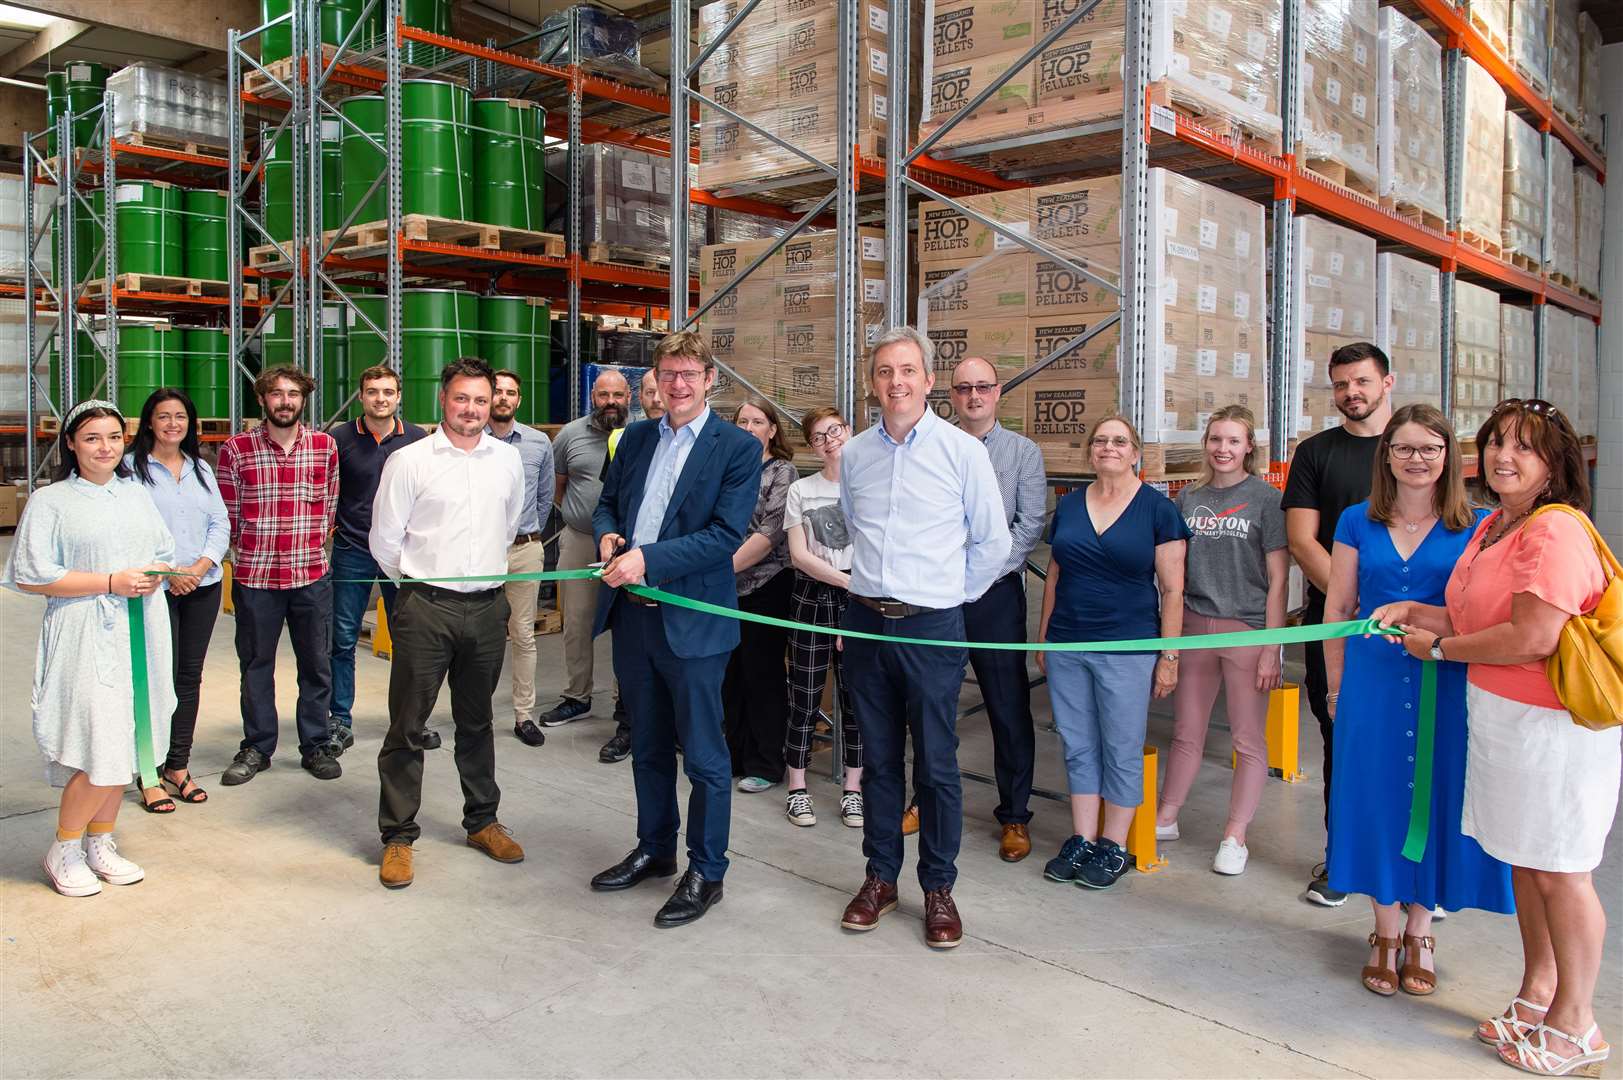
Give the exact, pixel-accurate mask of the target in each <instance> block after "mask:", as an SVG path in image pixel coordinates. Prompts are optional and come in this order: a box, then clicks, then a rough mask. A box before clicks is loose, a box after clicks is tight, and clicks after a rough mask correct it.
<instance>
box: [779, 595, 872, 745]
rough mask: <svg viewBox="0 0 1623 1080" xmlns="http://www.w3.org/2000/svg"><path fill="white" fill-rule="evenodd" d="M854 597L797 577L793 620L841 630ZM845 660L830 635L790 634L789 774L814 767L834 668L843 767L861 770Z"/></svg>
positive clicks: (859, 742)
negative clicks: (815, 738)
mask: <svg viewBox="0 0 1623 1080" xmlns="http://www.w3.org/2000/svg"><path fill="white" fill-rule="evenodd" d="M849 596H850V594H849V593H847V592H846V591H845V590H844V589H841V588H837V587H836V586H833V585H829V584H827V583H825V582H822V581H818V580H817V579H816V578H809V577H807V576H806V575H805V574H802V573H801V572H800V571H798V570H796V571H795V591H794V594H793V596H792V597H791V600H790V605H791V610H792V613H793V614H792V618H794V620H795V621H796V622H803V623H811V624H812V625H813V626H827V627H833V628H838V627H839V626H840V624H841V623H842V622H843V621H844V619H845V605H846V601H847V598H848V597H849ZM841 657H842V654H841V653H840V651H839V650H838V649H836V648H835V647H834V638H833V637H832V636H830V635H828V634H814V633H811V632H810V631H807V630H791V631H789V727H788V731H787V733H786V735H785V736H784V740H783V761H784V764H785V765H787V766H789V768H791V769H804V768H806V767H807V766H808V764H809V763H810V761H811V750H812V726H813V724H814V723H815V720H816V716H817V708H818V705H819V704H820V703H821V702H822V698H823V682H824V679H825V678H826V677H827V675H828V669H829V665H830V664H831V663H832V664H833V666H834V686H835V689H836V691H837V692H838V693H839V695H840V730H841V733H842V735H843V736H844V739H843V742H844V750H845V753H844V764H845V767H846V768H848V769H860V768H862V734H861V732H860V731H858V729H857V714H856V709H855V708H854V707H853V706H852V704H851V688H850V687H849V686H847V685H846V681H845V671H844V662H843V660H842V659H841Z"/></svg>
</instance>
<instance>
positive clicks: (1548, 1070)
mask: <svg viewBox="0 0 1623 1080" xmlns="http://www.w3.org/2000/svg"><path fill="white" fill-rule="evenodd" d="M1599 1033H1600V1025H1598V1024H1590V1025H1589V1030H1588V1031H1586V1032H1584V1034H1583V1037H1582V1038H1579V1037H1577V1036H1575V1035H1568V1034H1567V1033H1566V1032H1564V1031H1559V1030H1557V1029H1556V1028H1553V1027H1550V1026H1549V1025H1548V1024H1536V1025H1534V1027H1533V1030H1532V1032H1531V1033H1530V1034H1529V1035H1528V1036H1527V1037H1526V1038H1522V1039H1517V1040H1516V1041H1515V1042H1513V1043H1505V1044H1502V1045H1501V1046H1500V1047H1499V1059H1500V1060H1501V1061H1503V1062H1504V1063H1505V1064H1506V1065H1514V1066H1515V1067H1516V1068H1518V1069H1520V1070H1522V1071H1523V1072H1530V1073H1538V1074H1539V1075H1540V1076H1590V1077H1598V1076H1600V1071H1601V1065H1602V1064H1603V1063H1604V1062H1605V1061H1606V1059H1607V1058H1608V1057H1610V1056H1611V1053H1612V1048H1611V1047H1610V1046H1604V1047H1602V1048H1601V1049H1599V1050H1596V1049H1595V1048H1594V1042H1593V1040H1594V1038H1595V1036H1596V1035H1598V1034H1599ZM1547 1035H1554V1036H1555V1037H1556V1038H1558V1039H1565V1040H1566V1041H1567V1042H1569V1043H1571V1044H1572V1045H1574V1046H1576V1047H1578V1053H1576V1054H1573V1055H1572V1056H1571V1057H1563V1056H1562V1055H1561V1054H1559V1053H1557V1052H1556V1051H1554V1050H1551V1049H1550V1047H1549V1043H1548V1041H1547V1039H1546V1036H1547ZM1507 1050H1514V1051H1515V1056H1514V1057H1511V1056H1508V1055H1507V1054H1506V1051H1507Z"/></svg>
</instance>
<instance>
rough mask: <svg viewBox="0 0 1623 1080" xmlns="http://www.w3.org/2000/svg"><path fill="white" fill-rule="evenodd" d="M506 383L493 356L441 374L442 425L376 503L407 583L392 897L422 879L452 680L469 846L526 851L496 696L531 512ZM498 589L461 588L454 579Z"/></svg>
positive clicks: (388, 565) (397, 693) (393, 560)
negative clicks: (510, 581) (426, 815)
mask: <svg viewBox="0 0 1623 1080" xmlns="http://www.w3.org/2000/svg"><path fill="white" fill-rule="evenodd" d="M495 390H496V377H495V374H494V373H493V372H492V371H491V369H490V365H489V364H486V363H485V362H484V361H483V360H476V359H467V358H465V359H461V360H457V361H455V362H453V363H450V364H447V365H446V367H445V370H444V371H443V372H441V373H440V408H441V411H442V414H443V417H444V419H443V420H442V421H441V422H440V426H439V428H438V430H436V431H435V432H434V434H433V435H431V436H429V437H428V438H426V439H420V440H418V441H417V442H415V443H412V444H411V445H410V446H407V447H403V448H402V449H400V450H397V451H396V452H395V453H393V454H391V455H390V456H389V460H388V461H387V462H386V463H385V464H384V466H383V476H382V478H381V479H380V480H379V482H378V494H377V499H376V501H375V502H374V503H373V505H372V531H371V534H370V537H369V541H370V542H369V545H368V546H369V547H370V548H371V551H372V558H374V559H376V560H377V564H378V567H379V569H381V570H382V571H383V573H384V574H385V575H387V576H388V577H390V578H393V579H395V580H397V581H399V582H400V583H401V585H400V593H399V598H398V599H397V600H396V601H395V610H394V615H393V617H392V619H391V623H390V631H391V634H392V635H393V638H394V663H393V664H391V665H390V668H389V734H388V735H387V736H385V737H384V740H383V749H382V750H380V751H379V752H378V778H379V780H380V781H381V782H382V792H381V794H380V796H379V799H378V829H379V831H380V832H381V833H382V834H383V863H382V866H381V868H380V870H379V873H378V877H379V880H381V881H382V882H383V884H384V885H385V886H386V887H388V888H391V889H398V888H402V887H404V886H406V885H410V884H411V882H412V865H411V863H412V858H411V856H412V851H411V845H412V843H413V842H414V841H415V840H416V839H417V837H418V836H419V835H421V833H422V829H421V828H420V827H419V826H418V824H417V820H416V819H417V810H418V807H419V806H421V805H422V794H423V743H422V737H423V731H424V730H425V728H424V725H425V723H426V721H427V719H428V716H429V714H430V713H432V712H433V711H434V703H435V701H436V700H438V698H439V693H440V685H441V683H443V682H445V681H446V676H447V675H449V677H450V684H451V719H452V721H453V722H454V723H455V724H456V768H457V773H458V775H459V776H460V777H461V780H462V791H463V808H462V827H463V829H464V830H465V831H466V832H467V834H468V844H469V845H470V846H472V847H476V848H478V849H479V850H481V851H483V852H484V853H485V854H486V855H489V856H490V857H491V858H493V859H495V860H497V861H498V862H518V861H520V860H521V859H523V858H524V849H523V848H521V847H519V845H518V843H517V842H516V841H514V840H513V837H512V834H510V833H509V832H508V831H507V829H506V828H504V827H503V826H502V825H500V824H499V823H498V822H497V820H496V807H497V804H498V803H499V802H500V800H501V791H500V789H498V788H497V786H496V743H495V738H494V735H493V734H492V731H491V721H492V709H491V700H490V699H491V694H492V693H493V692H494V691H495V688H496V682H497V679H498V678H499V677H500V676H501V671H502V657H503V654H504V653H505V651H506V648H507V617H508V613H509V609H508V604H507V597H506V595H505V594H504V592H503V590H502V583H501V581H499V580H493V579H494V578H497V577H499V576H500V575H504V574H506V573H507V555H508V547H509V546H510V545H511V544H512V542H513V537H514V536H515V535H516V534H517V533H518V526H519V520H520V518H521V516H522V515H523V512H524V466H523V461H522V459H521V458H520V457H519V452H518V451H517V450H516V449H514V448H513V447H512V446H510V445H508V444H507V443H504V442H502V441H501V440H499V439H496V438H494V437H492V436H491V435H490V433H489V432H487V431H486V430H485V425H486V424H487V423H488V422H489V420H490V402H491V398H492V397H493V396H494V395H495ZM469 577H473V578H479V577H484V578H486V579H487V580H483V581H480V580H474V581H458V580H454V579H457V578H469Z"/></svg>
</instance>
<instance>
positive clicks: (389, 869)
mask: <svg viewBox="0 0 1623 1080" xmlns="http://www.w3.org/2000/svg"><path fill="white" fill-rule="evenodd" d="M378 880H379V881H381V882H383V887H384V888H385V889H404V888H405V887H406V886H407V885H410V884H411V880H412V873H411V845H410V844H384V845H383V865H382V866H380V867H378Z"/></svg>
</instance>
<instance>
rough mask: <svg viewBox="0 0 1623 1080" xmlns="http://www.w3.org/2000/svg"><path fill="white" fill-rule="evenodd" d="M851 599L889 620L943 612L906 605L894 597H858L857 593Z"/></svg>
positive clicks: (915, 605)
mask: <svg viewBox="0 0 1623 1080" xmlns="http://www.w3.org/2000/svg"><path fill="white" fill-rule="evenodd" d="M851 599H853V600H855V601H856V602H857V603H859V604H861V605H862V606H863V607H865V608H871V609H873V610H874V611H877V612H879V614H880V615H882V616H884V617H885V618H887V619H905V618H908V617H909V616H911V615H934V614H935V613H936V612H938V611H941V610H942V609H941V608H933V607H919V606H918V605H917V604H904V603H903V602H902V601H900V600H897V599H894V598H892V597H880V598H878V599H875V598H874V597H872V596H858V595H857V594H856V593H852V594H851Z"/></svg>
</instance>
